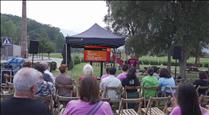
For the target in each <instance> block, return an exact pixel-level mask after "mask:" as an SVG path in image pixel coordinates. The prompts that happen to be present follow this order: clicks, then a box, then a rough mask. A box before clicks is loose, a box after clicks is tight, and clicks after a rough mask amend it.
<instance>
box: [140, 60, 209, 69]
mask: <svg viewBox="0 0 209 115" xmlns="http://www.w3.org/2000/svg"><path fill="white" fill-rule="evenodd" d="M141 64H143V65H161V64H162V65H165V66H166V65H168V62H162V61H161V62H158V61H149V60H141ZM175 65H176V66H179V63H177V64H176V63H175V62H171V66H175ZM187 65H188V66H191V65H194V63H187ZM208 65H209V62H208V63H200V64H198V65H197V66H198V67H208Z"/></svg>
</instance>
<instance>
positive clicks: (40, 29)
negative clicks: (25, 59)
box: [1, 14, 64, 52]
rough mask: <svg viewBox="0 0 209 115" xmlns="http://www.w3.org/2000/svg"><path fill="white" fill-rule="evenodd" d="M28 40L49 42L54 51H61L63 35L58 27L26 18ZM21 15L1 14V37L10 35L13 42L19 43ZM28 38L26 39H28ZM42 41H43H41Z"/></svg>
mask: <svg viewBox="0 0 209 115" xmlns="http://www.w3.org/2000/svg"><path fill="white" fill-rule="evenodd" d="M27 27H28V28H27V29H28V30H27V31H28V39H29V40H39V41H42V42H41V43H42V45H43V46H45V44H44V43H47V45H49V44H50V47H51V49H53V51H54V52H61V51H62V48H63V44H64V35H63V34H62V32H61V31H60V29H59V28H57V27H53V26H51V25H47V24H42V23H39V22H37V21H35V20H32V19H27ZM20 30H21V17H19V16H14V15H10V14H1V37H3V36H8V37H11V38H12V40H13V43H14V44H17V45H19V44H20V38H21V32H20ZM29 40H28V41H29ZM43 41H44V42H43Z"/></svg>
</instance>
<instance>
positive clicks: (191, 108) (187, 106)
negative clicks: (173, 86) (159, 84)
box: [170, 84, 207, 115]
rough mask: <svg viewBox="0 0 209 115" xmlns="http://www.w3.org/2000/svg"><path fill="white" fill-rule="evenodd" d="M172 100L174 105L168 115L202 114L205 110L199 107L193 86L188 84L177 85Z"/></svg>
mask: <svg viewBox="0 0 209 115" xmlns="http://www.w3.org/2000/svg"><path fill="white" fill-rule="evenodd" d="M174 101H175V102H174V103H176V105H175V107H174V108H173V110H172V111H171V113H170V115H203V114H204V113H205V112H206V111H207V110H206V109H204V108H202V107H200V105H199V101H198V95H197V93H196V91H195V88H194V87H193V86H192V85H190V84H182V85H179V87H178V88H177V93H176V96H175V97H174Z"/></svg>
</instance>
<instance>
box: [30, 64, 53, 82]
mask: <svg viewBox="0 0 209 115" xmlns="http://www.w3.org/2000/svg"><path fill="white" fill-rule="evenodd" d="M34 68H35V69H36V70H38V71H39V72H41V73H42V74H43V78H44V80H45V81H47V82H51V83H52V84H53V79H52V78H51V77H50V75H49V74H46V73H44V71H45V70H46V69H45V67H44V65H43V64H41V63H36V64H35V66H34Z"/></svg>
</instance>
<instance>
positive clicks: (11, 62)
mask: <svg viewBox="0 0 209 115" xmlns="http://www.w3.org/2000/svg"><path fill="white" fill-rule="evenodd" d="M24 63H25V60H24V59H23V58H21V57H13V58H11V59H8V60H7V62H5V63H4V69H8V70H11V71H12V75H14V74H15V73H16V72H17V71H18V70H19V69H20V68H22V66H23V64H24Z"/></svg>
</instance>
